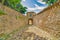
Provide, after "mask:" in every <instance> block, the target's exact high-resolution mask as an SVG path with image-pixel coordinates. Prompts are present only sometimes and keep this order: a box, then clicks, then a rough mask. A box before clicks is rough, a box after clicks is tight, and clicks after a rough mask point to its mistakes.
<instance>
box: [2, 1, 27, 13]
mask: <svg viewBox="0 0 60 40" xmlns="http://www.w3.org/2000/svg"><path fill="white" fill-rule="evenodd" d="M1 3H2V4H4V5H6V6H8V7H11V8H12V9H15V10H16V11H18V12H21V13H22V14H25V12H26V11H27V10H26V9H27V8H26V7H23V5H22V4H21V0H2V2H1Z"/></svg>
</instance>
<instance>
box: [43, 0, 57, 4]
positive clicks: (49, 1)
mask: <svg viewBox="0 0 60 40" xmlns="http://www.w3.org/2000/svg"><path fill="white" fill-rule="evenodd" d="M57 1H58V0H43V2H46V3H47V4H48V5H51V4H53V3H55V2H57Z"/></svg>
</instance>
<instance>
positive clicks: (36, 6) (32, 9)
mask: <svg viewBox="0 0 60 40" xmlns="http://www.w3.org/2000/svg"><path fill="white" fill-rule="evenodd" d="M44 8H46V7H40V6H38V5H36V4H35V8H30V7H28V9H27V11H35V10H43V9H44Z"/></svg>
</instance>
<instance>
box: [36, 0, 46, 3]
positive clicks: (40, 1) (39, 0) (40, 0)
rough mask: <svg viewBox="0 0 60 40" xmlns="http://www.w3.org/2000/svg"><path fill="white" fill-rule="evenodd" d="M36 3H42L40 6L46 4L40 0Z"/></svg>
mask: <svg viewBox="0 0 60 40" xmlns="http://www.w3.org/2000/svg"><path fill="white" fill-rule="evenodd" d="M37 2H39V3H42V4H46V2H42V0H38V1H37Z"/></svg>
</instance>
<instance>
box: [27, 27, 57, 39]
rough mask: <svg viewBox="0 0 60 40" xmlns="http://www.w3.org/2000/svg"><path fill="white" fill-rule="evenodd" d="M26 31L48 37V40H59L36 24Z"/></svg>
mask: <svg viewBox="0 0 60 40" xmlns="http://www.w3.org/2000/svg"><path fill="white" fill-rule="evenodd" d="M26 32H33V33H35V34H36V35H39V36H40V37H44V38H48V40H58V39H56V38H55V37H54V36H52V35H51V34H49V33H47V32H46V31H44V30H42V29H40V28H38V27H36V26H31V27H29V28H28V30H26Z"/></svg>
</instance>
